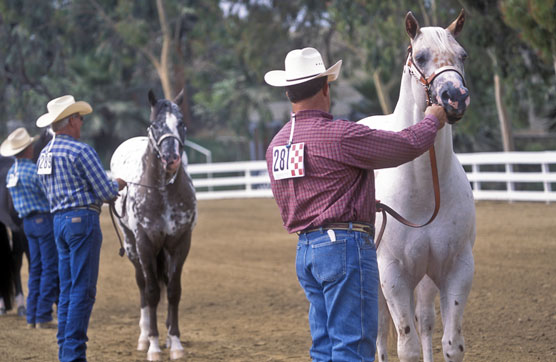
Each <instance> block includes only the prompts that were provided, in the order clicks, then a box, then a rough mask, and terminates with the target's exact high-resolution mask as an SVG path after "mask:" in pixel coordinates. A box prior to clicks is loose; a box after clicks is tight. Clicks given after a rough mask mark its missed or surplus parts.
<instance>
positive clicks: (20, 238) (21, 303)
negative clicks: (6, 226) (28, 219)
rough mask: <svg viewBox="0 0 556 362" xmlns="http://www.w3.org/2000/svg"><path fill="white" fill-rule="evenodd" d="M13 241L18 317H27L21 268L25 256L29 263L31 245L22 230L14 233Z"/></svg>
mask: <svg viewBox="0 0 556 362" xmlns="http://www.w3.org/2000/svg"><path fill="white" fill-rule="evenodd" d="M12 240H13V254H12V255H13V258H14V264H13V265H14V270H13V275H14V286H15V302H16V305H17V315H18V316H20V317H25V315H26V310H25V297H24V295H23V285H22V283H21V267H22V265H23V254H25V255H26V256H27V263H28V264H29V265H30V262H29V245H28V241H27V238H26V237H25V234H24V233H23V231H22V230H20V231H17V232H14V233H12Z"/></svg>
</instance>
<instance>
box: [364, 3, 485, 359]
mask: <svg viewBox="0 0 556 362" xmlns="http://www.w3.org/2000/svg"><path fill="white" fill-rule="evenodd" d="M464 22H465V16H464V12H463V10H462V12H461V13H460V15H459V16H458V17H457V19H456V20H455V21H454V22H453V23H452V24H451V25H450V26H449V27H448V28H446V29H442V28H439V27H426V28H420V27H419V24H418V22H417V20H416V19H415V18H414V16H413V14H411V12H410V13H408V14H407V16H406V18H405V27H406V31H407V33H408V35H409V37H410V38H411V46H410V48H409V49H410V51H409V54H408V58H407V63H406V66H405V68H404V71H403V75H402V81H401V90H400V97H399V100H398V103H397V105H396V108H395V110H394V113H393V114H390V115H387V116H379V117H369V118H366V119H364V120H361V121H360V123H363V124H366V125H368V126H370V127H373V128H379V129H387V130H392V131H398V130H401V129H403V128H406V127H408V126H411V125H412V124H415V123H416V122H418V121H420V120H421V119H422V118H423V116H424V110H425V107H426V105H427V103H438V104H440V105H442V106H443V107H444V109H445V110H446V113H447V115H448V122H449V123H450V124H453V123H455V122H456V121H457V120H459V119H460V118H461V117H462V116H463V114H464V112H465V110H466V108H467V105H468V104H469V93H468V90H467V88H466V87H465V80H464V76H463V74H464V70H463V62H464V60H465V58H466V56H467V54H466V53H465V51H464V49H463V48H462V47H461V46H460V45H459V44H458V42H457V41H456V40H455V37H456V36H457V35H458V34H459V33H460V31H461V30H462V27H463V24H464ZM434 147H435V149H436V159H437V165H438V179H439V187H440V209H439V212H438V215H437V217H436V219H435V220H434V221H433V222H432V223H430V224H428V225H426V226H424V227H422V228H409V227H407V226H405V225H402V224H401V223H398V222H395V221H390V222H389V223H388V226H387V228H386V231H385V233H384V237H383V240H382V242H381V244H380V245H379V247H378V251H377V257H378V267H379V272H380V286H381V291H382V293H381V294H380V299H379V312H380V316H379V335H378V339H377V354H378V360H379V361H380V362H385V361H387V359H388V357H387V354H386V353H387V344H386V338H387V334H388V325H389V320H390V317H389V314H388V313H390V314H391V316H392V319H393V322H394V325H395V327H396V332H397V335H398V357H399V359H400V361H401V362H409V361H411V362H414V361H415V362H416V361H418V360H419V356H420V351H419V338H420V339H421V345H422V348H423V360H424V361H425V362H432V360H433V357H432V332H433V330H434V328H433V327H434V319H435V311H434V299H435V297H436V295H437V293H438V291H440V309H441V314H442V322H443V326H444V331H443V336H442V349H443V355H444V359H445V360H446V361H454V362H459V361H462V360H463V356H464V352H465V344H464V339H463V331H462V324H463V310H464V307H465V304H466V302H467V297H468V295H469V292H470V290H471V282H472V279H473V272H474V261H473V254H472V247H473V244H474V242H475V206H474V201H473V193H472V190H471V187H470V185H469V182H468V180H467V177H466V175H465V172H464V170H463V167H462V166H461V164H460V163H459V161H458V159H457V158H456V156H455V154H454V151H453V147H452V126H451V125H448V124H447V125H446V126H445V127H444V128H443V129H442V130H440V131H439V132H438V134H437V136H436V141H435V145H434ZM371 151H372V150H371ZM432 189H433V187H432V176H431V164H430V163H429V158H428V155H423V156H420V157H418V158H417V159H415V160H414V161H413V162H409V163H407V164H405V165H402V166H400V167H397V168H393V169H385V170H380V171H378V172H377V173H376V197H377V199H379V200H381V202H382V203H384V204H387V205H389V206H391V207H392V208H393V209H395V210H397V211H399V212H400V213H401V214H402V215H404V216H405V217H406V218H407V219H409V220H411V221H413V222H423V223H424V222H425V221H426V220H427V218H428V217H429V216H430V215H431V214H433V209H434V205H435V200H434V198H433V196H432ZM381 221H382V218H381V217H380V216H379V217H377V226H380V225H381ZM414 291H415V296H416V301H415V297H414ZM416 324H417V326H418V331H419V335H418V333H417V332H418V331H417V328H416V327H415V325H416Z"/></svg>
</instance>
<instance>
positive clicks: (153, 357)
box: [147, 352, 162, 361]
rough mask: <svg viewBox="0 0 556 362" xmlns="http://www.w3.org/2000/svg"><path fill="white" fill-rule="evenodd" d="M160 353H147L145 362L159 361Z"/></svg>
mask: <svg viewBox="0 0 556 362" xmlns="http://www.w3.org/2000/svg"><path fill="white" fill-rule="evenodd" d="M161 359H162V352H147V361H160V360H161Z"/></svg>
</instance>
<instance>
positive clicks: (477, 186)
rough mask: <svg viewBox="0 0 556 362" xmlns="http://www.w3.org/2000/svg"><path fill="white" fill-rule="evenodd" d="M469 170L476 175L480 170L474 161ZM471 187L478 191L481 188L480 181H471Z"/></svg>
mask: <svg viewBox="0 0 556 362" xmlns="http://www.w3.org/2000/svg"><path fill="white" fill-rule="evenodd" d="M471 172H472V173H473V174H474V175H478V174H479V172H480V170H479V165H478V164H476V163H472V164H471ZM473 189H474V190H475V191H480V190H481V182H480V181H473Z"/></svg>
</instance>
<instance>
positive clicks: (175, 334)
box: [164, 230, 191, 359]
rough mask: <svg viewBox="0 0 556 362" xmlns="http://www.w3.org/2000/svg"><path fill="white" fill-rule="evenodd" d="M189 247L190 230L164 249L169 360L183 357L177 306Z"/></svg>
mask: <svg viewBox="0 0 556 362" xmlns="http://www.w3.org/2000/svg"><path fill="white" fill-rule="evenodd" d="M190 247H191V230H188V231H187V232H186V233H185V234H184V235H183V236H182V237H180V238H179V239H178V240H177V242H176V243H174V244H170V245H169V246H166V247H165V248H164V251H165V256H166V261H167V266H168V270H169V271H170V272H169V273H168V274H169V275H168V290H167V293H168V316H167V319H166V327H167V328H168V340H167V342H166V346H167V347H168V348H170V359H178V358H181V357H183V356H184V351H183V347H182V345H181V343H180V330H179V323H178V322H179V319H178V306H179V303H180V298H181V272H182V269H183V264H184V263H185V259H186V258H187V254H189V249H190Z"/></svg>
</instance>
